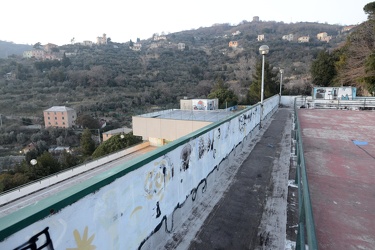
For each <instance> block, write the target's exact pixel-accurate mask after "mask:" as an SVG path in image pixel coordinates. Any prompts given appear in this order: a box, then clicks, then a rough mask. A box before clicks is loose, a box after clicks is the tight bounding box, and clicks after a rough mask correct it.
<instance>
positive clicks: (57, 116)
mask: <svg viewBox="0 0 375 250" xmlns="http://www.w3.org/2000/svg"><path fill="white" fill-rule="evenodd" d="M43 115H44V125H45V127H46V128H48V127H58V128H71V127H73V126H74V125H75V124H76V119H77V113H76V111H75V110H74V109H72V108H68V107H65V106H53V107H51V108H49V109H46V110H44V111H43Z"/></svg>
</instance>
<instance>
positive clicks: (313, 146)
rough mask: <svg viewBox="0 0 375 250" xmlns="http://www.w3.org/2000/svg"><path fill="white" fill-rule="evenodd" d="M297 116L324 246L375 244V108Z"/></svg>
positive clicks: (371, 246)
mask: <svg viewBox="0 0 375 250" xmlns="http://www.w3.org/2000/svg"><path fill="white" fill-rule="evenodd" d="M298 117H299V119H300V124H301V132H302V139H303V147H304V155H305V163H306V169H307V175H308V181H309V188H310V194H311V203H312V207H313V214H314V219H315V228H316V235H317V241H318V245H319V249H374V246H375V223H374V222H375V209H374V208H375V191H374V190H375V112H374V111H349V110H328V109H327V110H323V109H300V110H299V112H298Z"/></svg>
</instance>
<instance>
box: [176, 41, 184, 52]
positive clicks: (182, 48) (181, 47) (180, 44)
mask: <svg viewBox="0 0 375 250" xmlns="http://www.w3.org/2000/svg"><path fill="white" fill-rule="evenodd" d="M177 49H178V50H181V51H182V50H185V43H178V44H177Z"/></svg>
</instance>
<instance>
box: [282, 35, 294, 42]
mask: <svg viewBox="0 0 375 250" xmlns="http://www.w3.org/2000/svg"><path fill="white" fill-rule="evenodd" d="M282 39H283V40H287V41H289V42H292V41H293V40H294V35H293V34H289V35H283V37H282Z"/></svg>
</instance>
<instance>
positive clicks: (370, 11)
mask: <svg viewBox="0 0 375 250" xmlns="http://www.w3.org/2000/svg"><path fill="white" fill-rule="evenodd" d="M363 11H364V12H365V14H367V15H368V19H374V15H375V2H371V3H368V4H366V5H365V6H364V7H363Z"/></svg>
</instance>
